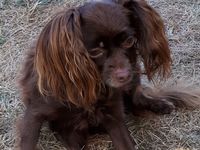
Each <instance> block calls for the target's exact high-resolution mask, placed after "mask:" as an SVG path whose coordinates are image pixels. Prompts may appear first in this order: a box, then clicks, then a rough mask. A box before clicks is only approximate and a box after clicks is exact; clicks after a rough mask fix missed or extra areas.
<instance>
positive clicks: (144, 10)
mask: <svg viewBox="0 0 200 150" xmlns="http://www.w3.org/2000/svg"><path fill="white" fill-rule="evenodd" d="M140 60H142V61H143V64H144V69H145V74H146V75H147V77H148V78H149V79H150V80H151V79H152V77H153V76H154V75H155V74H156V73H157V74H158V75H159V76H160V77H161V78H162V77H163V78H165V77H167V75H168V74H169V72H170V65H171V58H170V50H169V47H168V42H167V40H166V37H165V33H164V25H163V22H162V19H161V18H160V16H159V15H158V13H157V12H156V11H155V10H154V9H153V8H151V7H150V6H149V5H148V4H147V3H146V2H145V1H143V0H140V1H139V0H129V1H126V2H119V3H117V2H91V3H87V4H85V5H84V6H81V7H77V8H73V9H70V10H67V11H63V12H61V13H58V14H57V15H56V16H55V17H54V18H53V19H52V20H51V21H50V22H49V23H48V24H47V25H46V26H45V27H44V29H43V30H42V32H41V34H40V36H39V39H38V41H37V44H36V46H35V48H33V49H31V51H30V52H29V54H28V57H27V59H26V63H25V65H24V70H23V73H22V74H23V76H22V78H21V81H20V84H21V89H22V96H23V101H24V103H25V105H26V111H25V114H24V118H23V121H22V125H21V127H20V128H21V134H20V138H21V143H20V148H21V150H34V149H35V147H36V143H37V140H38V137H39V133H40V128H41V125H42V123H43V122H44V121H48V122H49V125H50V128H51V129H52V130H53V131H54V132H56V133H57V137H58V138H59V139H60V140H61V141H62V142H63V143H64V145H65V146H66V147H67V148H68V149H71V150H80V149H81V147H83V146H84V144H85V143H86V141H87V137H88V135H89V131H90V130H91V129H93V128H103V129H105V130H106V131H107V132H108V134H109V135H110V137H111V139H112V141H113V144H114V146H115V148H116V149H118V150H134V149H135V148H134V146H135V144H134V142H133V141H132V139H131V137H130V135H129V132H128V130H127V128H126V126H125V124H124V114H125V113H124V112H125V111H124V109H125V108H127V109H129V110H131V111H134V109H139V110H150V111H153V112H155V113H161V114H165V113H170V112H171V111H172V110H173V109H174V108H175V105H179V104H185V103H184V100H183V101H182V100H181V98H182V97H181V94H180V93H179V94H177V93H171V95H170V94H169V93H168V95H163V96H159V95H152V96H149V95H147V94H145V92H143V89H142V87H141V84H140V76H141V69H140V66H139V63H140ZM179 102H180V103H179Z"/></svg>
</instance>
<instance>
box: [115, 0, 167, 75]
mask: <svg viewBox="0 0 200 150" xmlns="http://www.w3.org/2000/svg"><path fill="white" fill-rule="evenodd" d="M119 2H121V3H123V6H124V7H126V8H127V9H129V10H130V12H131V13H130V19H131V23H132V25H133V26H135V29H136V36H137V40H138V49H139V54H140V55H141V57H142V59H143V63H144V68H145V71H146V74H147V76H148V78H149V79H152V77H153V76H154V75H155V74H156V73H158V75H159V76H160V77H161V78H165V77H167V76H168V75H169V73H170V71H171V69H170V66H171V56H170V50H169V47H168V41H167V39H166V36H165V31H164V24H163V21H162V19H161V17H160V15H159V14H158V13H157V12H156V11H155V10H154V9H153V8H152V7H150V6H149V5H148V4H147V3H146V2H145V1H144V0H119Z"/></svg>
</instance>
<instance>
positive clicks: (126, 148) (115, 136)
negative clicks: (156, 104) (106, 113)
mask: <svg viewBox="0 0 200 150" xmlns="http://www.w3.org/2000/svg"><path fill="white" fill-rule="evenodd" d="M103 126H104V128H105V129H106V130H107V132H108V134H109V135H110V137H111V140H112V142H113V144H114V147H115V148H116V149H117V150H135V143H134V142H133V140H132V138H131V136H130V133H129V131H128V129H127V127H126V126H125V124H124V123H122V122H120V121H117V120H115V119H113V118H110V117H107V118H106V119H105V120H104V121H103Z"/></svg>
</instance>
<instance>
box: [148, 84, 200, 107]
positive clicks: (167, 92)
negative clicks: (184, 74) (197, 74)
mask: <svg viewBox="0 0 200 150" xmlns="http://www.w3.org/2000/svg"><path fill="white" fill-rule="evenodd" d="M144 94H146V95H148V96H150V97H155V98H158V99H166V100H167V101H170V102H172V103H173V104H174V105H175V106H176V107H182V108H188V109H193V108H200V87H197V86H194V85H190V84H183V83H181V84H180V83H179V84H173V85H170V84H167V85H164V86H162V87H161V86H154V87H153V88H144Z"/></svg>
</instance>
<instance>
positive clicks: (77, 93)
mask: <svg viewBox="0 0 200 150" xmlns="http://www.w3.org/2000/svg"><path fill="white" fill-rule="evenodd" d="M35 68H36V71H37V74H38V88H39V91H40V93H41V94H42V95H47V96H54V97H55V98H56V99H58V100H68V101H70V102H71V103H73V104H74V105H76V106H81V107H85V108H87V107H89V106H90V105H91V104H92V103H94V102H95V101H96V99H97V94H98V91H99V89H100V77H99V73H98V70H97V69H96V66H95V64H94V62H93V61H92V60H91V59H90V57H89V54H88V52H87V50H86V48H85V47H84V44H83V42H82V32H81V23H80V12H79V11H78V10H77V9H70V10H68V11H64V12H60V13H58V14H56V15H55V17H53V19H52V20H51V21H50V22H49V23H48V24H47V25H46V26H45V27H44V29H43V30H42V32H41V34H40V36H39V39H38V42H37V47H36V57H35Z"/></svg>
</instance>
